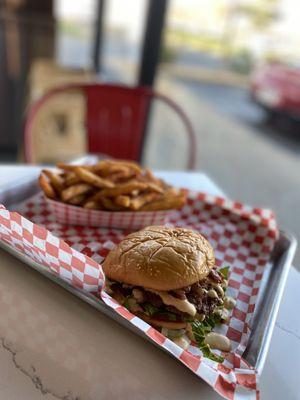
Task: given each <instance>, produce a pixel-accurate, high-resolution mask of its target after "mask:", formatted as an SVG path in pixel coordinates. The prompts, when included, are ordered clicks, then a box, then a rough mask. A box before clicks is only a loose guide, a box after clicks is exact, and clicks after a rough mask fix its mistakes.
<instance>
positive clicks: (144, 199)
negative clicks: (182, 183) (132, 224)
mask: <svg viewBox="0 0 300 400" xmlns="http://www.w3.org/2000/svg"><path fill="white" fill-rule="evenodd" d="M158 196H159V195H158V194H157V193H153V192H152V193H143V194H141V195H139V196H137V197H135V198H133V199H132V200H131V201H130V206H129V208H130V209H131V210H134V211H137V210H139V209H140V208H141V207H142V206H143V205H145V204H147V203H149V202H151V201H153V200H155V199H157V197H158Z"/></svg>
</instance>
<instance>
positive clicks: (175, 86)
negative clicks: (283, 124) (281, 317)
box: [145, 77, 300, 269]
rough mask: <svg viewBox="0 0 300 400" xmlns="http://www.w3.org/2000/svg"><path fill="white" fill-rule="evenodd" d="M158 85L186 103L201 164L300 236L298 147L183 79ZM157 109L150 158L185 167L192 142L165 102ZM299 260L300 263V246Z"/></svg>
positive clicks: (162, 165)
mask: <svg viewBox="0 0 300 400" xmlns="http://www.w3.org/2000/svg"><path fill="white" fill-rule="evenodd" d="M157 89H158V90H160V91H161V92H163V93H166V94H168V95H169V96H170V97H171V98H173V99H175V100H176V101H177V102H178V103H179V104H181V105H182V106H183V108H184V109H185V111H186V112H187V114H188V116H189V117H190V119H191V120H192V123H193V125H194V127H195V131H196V134H197V140H198V148H197V169H198V170H201V171H203V172H205V173H207V174H208V175H209V176H210V177H211V178H213V179H214V181H215V182H217V183H218V184H219V185H220V187H222V189H223V190H224V191H225V193H226V194H227V195H228V196H229V197H231V198H233V199H236V200H240V201H242V202H245V203H248V204H250V205H255V206H261V207H267V208H271V209H272V210H274V211H275V213H276V215H277V219H278V223H279V226H280V227H281V228H282V229H287V230H289V231H290V232H293V233H294V234H295V235H296V237H297V238H298V240H299V239H300V207H299V205H300V153H299V151H295V149H292V148H290V147H289V146H282V145H281V144H280V143H278V142H277V141H274V140H272V139H271V138H270V137H269V136H268V135H262V134H258V132H257V129H255V128H254V127H253V126H251V124H247V123H245V122H243V120H242V119H237V118H236V117H235V116H232V115H230V114H226V113H225V114H224V113H222V112H221V111H220V110H219V109H218V108H216V107H215V106H214V105H213V103H210V104H209V102H207V101H206V99H205V96H199V94H197V93H198V92H197V91H196V90H194V88H193V86H192V87H191V86H190V85H187V84H185V83H184V82H180V81H178V80H176V81H175V80H170V79H166V77H161V78H160V79H159V80H158V82H157ZM219 95H220V94H219ZM228 101H230V98H228ZM153 114H154V115H153V118H152V119H151V122H150V125H149V135H148V150H147V153H146V154H145V163H147V164H148V165H149V166H151V167H153V168H157V169H181V168H183V167H184V166H185V163H184V161H185V155H186V150H187V147H186V138H185V137H184V135H183V128H182V126H181V125H179V123H178V120H177V119H176V118H174V115H172V113H171V112H167V111H166V108H165V107H164V106H160V107H158V105H157V106H156V105H155V106H154V109H153ZM268 129H270V128H268ZM299 140H300V138H299ZM295 264H296V265H297V266H298V267H299V269H300V252H299V251H298V253H297V256H296V259H295Z"/></svg>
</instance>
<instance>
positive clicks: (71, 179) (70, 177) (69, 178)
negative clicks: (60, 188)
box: [65, 171, 81, 186]
mask: <svg viewBox="0 0 300 400" xmlns="http://www.w3.org/2000/svg"><path fill="white" fill-rule="evenodd" d="M80 182H81V180H80V178H79V177H78V176H77V175H76V174H75V172H73V171H68V173H67V174H66V177H65V185H66V186H72V185H75V184H76V183H80Z"/></svg>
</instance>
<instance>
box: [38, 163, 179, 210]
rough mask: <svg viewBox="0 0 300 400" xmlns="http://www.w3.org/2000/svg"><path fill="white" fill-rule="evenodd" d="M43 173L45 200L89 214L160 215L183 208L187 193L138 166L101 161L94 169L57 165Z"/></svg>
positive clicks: (91, 167) (41, 180)
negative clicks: (122, 212)
mask: <svg viewBox="0 0 300 400" xmlns="http://www.w3.org/2000/svg"><path fill="white" fill-rule="evenodd" d="M57 168H58V169H59V170H60V171H54V170H43V171H42V172H41V175H40V177H39V184H40V187H41V188H42V190H43V192H44V193H45V195H46V197H48V198H50V199H55V200H57V201H61V202H63V203H67V204H71V205H73V206H78V207H83V208H85V209H89V210H106V211H158V210H171V209H179V208H181V207H182V206H183V205H184V204H185V201H186V198H185V193H184V191H182V190H177V189H174V188H172V187H170V186H169V185H167V184H166V183H165V182H164V181H162V180H161V179H158V178H156V177H155V176H154V175H153V173H152V171H150V170H149V169H143V168H142V167H141V166H139V165H138V164H137V163H135V162H132V161H123V160H102V161H99V162H98V163H96V164H94V165H69V164H64V163H58V164H57Z"/></svg>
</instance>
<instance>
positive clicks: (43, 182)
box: [39, 172, 56, 199]
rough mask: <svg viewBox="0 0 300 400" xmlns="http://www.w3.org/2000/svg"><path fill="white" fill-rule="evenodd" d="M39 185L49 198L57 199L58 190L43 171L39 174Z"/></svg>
mask: <svg viewBox="0 0 300 400" xmlns="http://www.w3.org/2000/svg"><path fill="white" fill-rule="evenodd" d="M39 185H40V187H41V188H42V190H43V192H44V193H45V195H46V196H47V197H49V199H55V198H56V192H55V190H54V188H53V187H52V186H51V184H50V182H49V181H48V179H47V178H46V176H45V175H44V174H43V172H42V173H41V174H40V176H39Z"/></svg>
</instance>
